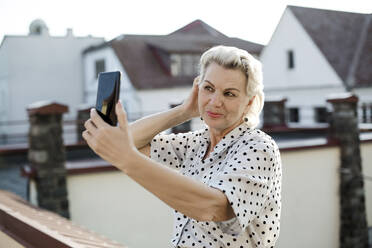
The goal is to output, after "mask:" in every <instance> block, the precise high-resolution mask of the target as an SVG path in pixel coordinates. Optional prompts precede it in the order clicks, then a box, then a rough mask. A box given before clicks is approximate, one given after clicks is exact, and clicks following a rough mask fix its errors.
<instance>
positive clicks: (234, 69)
mask: <svg viewBox="0 0 372 248" xmlns="http://www.w3.org/2000/svg"><path fill="white" fill-rule="evenodd" d="M262 90H263V85H262V70H261V64H260V62H258V61H257V60H256V59H255V58H254V57H252V56H251V55H250V54H249V53H247V52H246V51H244V50H240V49H238V48H234V47H225V46H217V47H213V48H211V49H209V50H208V51H206V52H205V53H204V54H203V55H202V57H201V60H200V76H199V77H197V78H196V79H195V80H194V84H193V88H192V91H191V94H190V96H189V97H188V99H186V100H185V101H184V103H183V104H182V105H179V106H177V107H175V108H173V109H170V110H168V111H165V112H162V113H158V114H154V115H151V116H148V117H145V118H143V119H140V120H138V121H136V122H134V123H131V124H128V122H127V119H126V113H125V111H124V109H123V107H122V105H121V103H120V102H118V104H117V105H116V109H115V110H116V113H117V116H118V121H119V125H118V126H117V127H112V126H109V125H108V124H106V123H105V122H104V121H103V120H102V119H101V118H100V117H99V115H98V114H97V112H96V111H95V110H92V112H91V119H89V120H88V121H87V122H86V123H85V127H86V130H85V131H84V132H83V137H84V139H85V140H86V141H87V143H88V145H89V146H90V147H91V148H92V149H93V150H94V151H95V152H96V153H97V154H98V155H99V156H101V157H102V158H103V159H105V160H106V161H108V162H110V163H111V164H112V165H114V166H116V167H117V168H119V169H120V170H122V171H123V172H124V173H126V174H127V175H128V176H129V177H131V178H132V179H133V180H135V181H136V182H137V183H139V184H140V185H142V186H143V187H144V188H145V189H147V190H148V191H150V192H152V193H153V194H154V195H156V196H157V197H158V198H159V199H160V200H162V201H163V202H165V203H166V204H167V205H168V206H170V207H171V208H173V209H174V212H175V222H174V234H173V238H172V243H173V245H174V247H218V248H220V247H238V248H239V247H273V246H274V244H275V242H276V240H277V239H278V235H279V226H280V211H281V175H282V174H281V173H282V170H281V160H280V154H279V150H278V147H277V145H276V144H275V142H274V141H273V140H272V139H271V137H269V136H268V135H267V134H265V133H263V132H262V131H260V130H258V129H255V127H256V126H257V124H258V122H259V114H260V112H261V110H262V107H263V98H264V95H263V91H262ZM198 116H200V117H201V118H202V120H203V121H204V122H205V124H206V126H207V127H206V128H205V129H202V130H199V131H195V132H189V133H183V134H163V133H161V132H162V131H164V130H167V129H169V128H171V127H173V126H175V125H178V124H180V123H183V122H185V121H187V120H190V119H192V118H194V117H198ZM161 165H166V166H161Z"/></svg>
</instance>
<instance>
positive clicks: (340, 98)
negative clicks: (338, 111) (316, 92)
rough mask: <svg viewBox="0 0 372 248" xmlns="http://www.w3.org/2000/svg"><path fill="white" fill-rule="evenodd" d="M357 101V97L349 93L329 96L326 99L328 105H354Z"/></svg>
mask: <svg viewBox="0 0 372 248" xmlns="http://www.w3.org/2000/svg"><path fill="white" fill-rule="evenodd" d="M358 100H359V99H358V96H356V95H355V94H353V93H350V92H345V93H336V94H331V95H329V96H328V97H327V102H330V103H341V102H348V103H356V102H358Z"/></svg>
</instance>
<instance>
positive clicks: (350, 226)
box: [327, 94, 368, 248]
mask: <svg viewBox="0 0 372 248" xmlns="http://www.w3.org/2000/svg"><path fill="white" fill-rule="evenodd" d="M327 102H330V103H331V104H332V106H333V112H332V114H331V123H330V127H331V129H330V136H331V138H332V139H335V140H337V141H338V142H339V144H340V149H341V166H340V172H341V173H340V199H341V206H340V207H341V216H340V218H341V221H340V223H341V227H340V239H341V240H340V247H341V248H367V247H368V229H367V215H366V209H365V191H364V183H363V178H362V177H361V175H363V173H362V165H361V156H360V147H359V145H360V140H359V127H358V116H357V104H358V97H356V96H355V95H351V94H343V95H340V97H337V96H336V97H332V98H329V99H328V100H327Z"/></svg>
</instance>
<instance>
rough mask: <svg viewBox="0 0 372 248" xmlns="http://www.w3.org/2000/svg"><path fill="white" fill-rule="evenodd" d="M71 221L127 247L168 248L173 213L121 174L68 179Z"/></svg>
mask: <svg viewBox="0 0 372 248" xmlns="http://www.w3.org/2000/svg"><path fill="white" fill-rule="evenodd" d="M67 188H68V194H69V206H70V214H71V220H72V221H73V222H75V223H78V224H80V225H83V226H86V227H88V228H89V229H91V230H94V231H96V232H98V233H100V234H103V235H105V236H107V237H109V238H111V239H113V240H116V241H118V242H120V243H122V244H124V245H126V246H128V247H130V248H148V247H171V243H170V240H171V235H172V230H173V212H172V209H171V208H169V207H168V206H167V205H166V204H164V203H163V202H162V201H160V200H159V199H157V198H156V197H155V196H153V195H152V194H151V193H149V192H148V191H146V190H145V189H143V188H142V187H141V186H139V185H138V184H137V183H136V182H134V181H133V180H132V179H130V178H129V177H127V176H126V175H125V174H124V173H121V172H103V173H92V174H82V175H74V176H69V177H68V180H67Z"/></svg>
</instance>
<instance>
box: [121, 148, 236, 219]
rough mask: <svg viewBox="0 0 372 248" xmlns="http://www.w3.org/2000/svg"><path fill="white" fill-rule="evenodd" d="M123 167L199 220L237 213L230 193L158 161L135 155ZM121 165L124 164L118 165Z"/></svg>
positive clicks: (228, 217) (142, 184)
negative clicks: (162, 164)
mask: <svg viewBox="0 0 372 248" xmlns="http://www.w3.org/2000/svg"><path fill="white" fill-rule="evenodd" d="M130 160H131V161H126V162H125V163H126V165H125V166H123V167H122V170H123V171H124V172H125V173H126V174H127V175H128V176H129V177H130V178H132V179H133V180H135V181H136V182H137V183H139V184H140V185H141V186H143V187H144V188H145V189H147V190H148V191H150V192H151V193H153V194H154V195H155V196H157V197H158V198H159V199H160V200H162V201H163V202H165V203H166V204H167V205H168V206H170V207H171V208H173V209H175V210H177V211H179V212H181V213H183V214H184V215H186V216H188V217H191V218H193V219H195V220H198V221H223V220H228V219H231V218H232V217H234V213H233V210H232V208H231V206H230V204H229V202H228V200H227V198H226V196H225V195H224V194H223V193H222V192H221V191H219V190H217V189H214V188H211V187H209V186H207V185H205V184H204V183H202V182H199V181H196V180H194V179H192V178H189V177H187V176H184V175H181V174H179V173H178V172H176V171H174V170H172V169H170V168H167V167H165V166H161V165H160V164H158V163H157V162H154V161H153V160H151V159H149V158H147V157H145V156H142V155H141V154H137V155H134V156H133V157H131V159H130ZM118 168H119V169H120V166H119V167H118Z"/></svg>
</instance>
